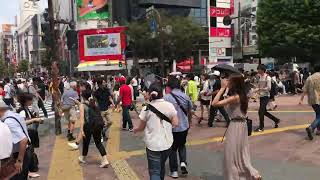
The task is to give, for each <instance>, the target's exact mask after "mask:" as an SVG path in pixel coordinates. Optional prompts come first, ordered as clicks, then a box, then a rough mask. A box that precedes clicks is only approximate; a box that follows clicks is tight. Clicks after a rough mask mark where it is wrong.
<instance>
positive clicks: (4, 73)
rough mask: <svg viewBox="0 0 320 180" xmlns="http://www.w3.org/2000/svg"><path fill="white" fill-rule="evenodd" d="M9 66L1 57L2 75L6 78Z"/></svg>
mask: <svg viewBox="0 0 320 180" xmlns="http://www.w3.org/2000/svg"><path fill="white" fill-rule="evenodd" d="M7 73H8V71H7V67H6V64H5V63H4V61H3V60H2V59H0V77H1V78H4V77H5V76H6V75H7Z"/></svg>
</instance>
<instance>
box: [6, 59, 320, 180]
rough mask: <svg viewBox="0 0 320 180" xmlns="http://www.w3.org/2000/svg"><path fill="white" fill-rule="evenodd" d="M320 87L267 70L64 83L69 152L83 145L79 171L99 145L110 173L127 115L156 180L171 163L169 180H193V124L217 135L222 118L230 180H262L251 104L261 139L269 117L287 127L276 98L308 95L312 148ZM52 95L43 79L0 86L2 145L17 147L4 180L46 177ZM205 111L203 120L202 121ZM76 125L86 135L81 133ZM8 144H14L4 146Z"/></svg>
mask: <svg viewBox="0 0 320 180" xmlns="http://www.w3.org/2000/svg"><path fill="white" fill-rule="evenodd" d="M315 70H316V71H317V72H319V71H320V69H317V68H315ZM285 74H287V76H286V75H285ZM319 81H320V75H319V73H314V74H313V75H310V74H309V72H307V70H301V71H299V70H296V71H293V72H292V73H288V72H282V71H281V72H279V73H277V72H275V71H267V69H266V67H265V66H264V65H259V66H258V68H257V71H256V72H255V71H253V70H252V71H251V72H242V73H230V74H225V73H223V72H219V71H213V72H211V73H209V74H203V75H201V78H198V77H197V76H194V75H193V74H191V73H190V74H188V75H187V76H181V75H172V74H171V75H169V76H168V77H167V78H165V80H164V79H161V80H155V81H154V82H153V83H151V85H149V86H148V87H145V86H144V83H143V79H141V78H139V77H138V76H135V77H133V78H129V77H127V78H126V77H124V76H119V77H111V78H104V77H98V78H90V79H88V80H86V81H83V80H80V81H78V80H76V79H73V80H71V79H70V78H67V77H64V78H63V77H62V78H60V85H59V91H60V93H61V94H62V96H61V104H59V106H60V107H61V111H62V114H63V117H64V119H65V120H66V122H67V124H68V129H67V141H69V143H68V145H69V146H70V147H71V148H72V150H78V149H79V147H80V144H82V150H81V156H79V158H78V160H79V162H80V163H83V164H84V163H86V158H87V156H88V153H89V145H90V140H91V137H93V139H94V143H95V146H96V147H97V149H98V150H99V153H100V155H101V162H100V164H99V167H101V168H106V167H108V165H109V162H108V159H107V150H106V148H105V146H104V145H103V142H104V141H107V140H108V138H109V129H110V127H111V125H112V124H113V123H112V120H113V119H112V117H111V115H112V113H111V112H112V110H113V111H114V112H119V111H120V109H121V111H122V130H124V131H129V132H133V133H138V132H140V131H144V141H145V143H146V147H147V148H146V154H147V159H148V168H149V175H150V179H151V180H163V179H164V178H165V169H166V168H165V163H166V160H167V159H169V170H170V172H169V176H171V177H172V178H178V177H179V176H186V175H188V173H189V172H188V155H187V147H186V142H187V137H188V132H189V130H190V128H191V127H192V120H194V119H197V122H198V124H201V123H202V122H203V121H207V125H208V127H215V122H217V121H221V120H222V118H223V119H224V120H225V122H226V126H227V127H228V129H227V131H226V142H225V150H224V177H225V179H227V180H234V179H255V180H259V179H261V176H260V173H259V172H258V171H257V170H256V169H255V168H254V167H253V166H252V164H251V161H250V148H249V143H248V134H250V133H248V131H249V129H251V128H252V127H249V124H248V121H249V118H248V117H247V111H248V105H249V102H250V101H251V100H252V101H254V102H255V101H257V100H259V103H260V104H259V106H260V107H259V112H258V115H259V127H257V129H256V130H255V131H257V132H261V131H264V117H265V116H266V117H268V118H270V119H271V120H272V121H273V122H274V128H278V127H279V123H280V119H279V118H277V117H275V116H274V115H272V114H271V113H270V112H269V111H270V110H271V111H272V110H275V109H276V108H277V105H276V102H275V98H276V97H277V96H278V95H279V94H287V93H292V94H296V93H302V97H301V102H300V103H302V101H303V99H304V96H308V97H309V101H308V102H309V104H310V105H311V106H312V107H313V109H314V111H315V113H316V119H315V121H314V122H313V123H312V124H311V125H310V127H308V128H307V129H306V131H307V133H308V137H309V138H310V139H311V140H312V139H313V132H314V131H315V129H317V128H318V127H319V126H320V108H319V101H320V100H319V97H320V96H319V93H320V86H319ZM53 91H54V90H53V89H52V82H50V80H45V79H44V78H32V79H30V80H26V79H19V80H18V81H12V80H10V79H9V78H6V79H4V83H3V84H2V85H1V84H0V98H1V100H0V118H1V122H0V134H1V136H0V140H1V142H0V143H6V144H9V145H12V147H11V146H5V147H0V152H1V154H0V158H1V172H0V179H1V178H2V179H5V178H6V179H9V178H10V179H22V180H24V179H27V178H28V177H39V174H37V173H36V172H37V171H38V163H39V162H38V160H37V158H36V154H35V151H34V148H39V145H40V143H39V134H38V127H39V125H40V124H41V123H42V122H43V118H40V109H42V112H43V114H44V117H45V118H47V117H48V112H47V111H46V108H45V106H44V102H46V101H47V100H48V99H50V94H51V93H53ZM140 94H143V95H144V100H145V103H144V106H143V108H142V110H141V111H140V112H139V118H140V123H139V124H138V125H137V126H136V127H135V126H134V124H133V123H132V119H131V115H130V111H133V110H134V111H137V104H136V102H137V101H138V97H139V95H140ZM199 102H200V103H199ZM198 103H199V104H200V109H201V115H200V117H198V116H197V114H196V110H197V108H198V105H199V104H198ZM17 104H18V107H17ZM59 106H58V107H59ZM120 107H121V108H120ZM52 108H54V104H52ZM137 112H138V111H137ZM206 115H207V117H208V119H206ZM77 121H78V122H79V124H80V131H79V132H78V131H76V126H75V125H76V123H77ZM3 136H6V137H8V138H5V139H3V138H2V137H3ZM10 149H11V150H10ZM3 169H6V170H5V171H4V170H3Z"/></svg>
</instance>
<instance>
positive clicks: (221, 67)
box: [212, 64, 241, 74]
mask: <svg viewBox="0 0 320 180" xmlns="http://www.w3.org/2000/svg"><path fill="white" fill-rule="evenodd" d="M212 69H213V70H217V71H220V72H221V73H238V74H241V72H240V71H239V70H238V69H237V68H235V67H233V66H230V65H228V64H218V65H216V66H215V67H213V68H212Z"/></svg>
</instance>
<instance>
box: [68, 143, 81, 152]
mask: <svg viewBox="0 0 320 180" xmlns="http://www.w3.org/2000/svg"><path fill="white" fill-rule="evenodd" d="M68 145H69V146H70V147H71V148H72V150H78V149H79V145H77V144H76V143H68Z"/></svg>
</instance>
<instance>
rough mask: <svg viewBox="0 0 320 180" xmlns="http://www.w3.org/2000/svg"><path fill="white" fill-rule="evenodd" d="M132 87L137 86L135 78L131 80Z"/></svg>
mask: <svg viewBox="0 0 320 180" xmlns="http://www.w3.org/2000/svg"><path fill="white" fill-rule="evenodd" d="M132 86H138V81H137V79H136V78H133V79H132Z"/></svg>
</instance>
